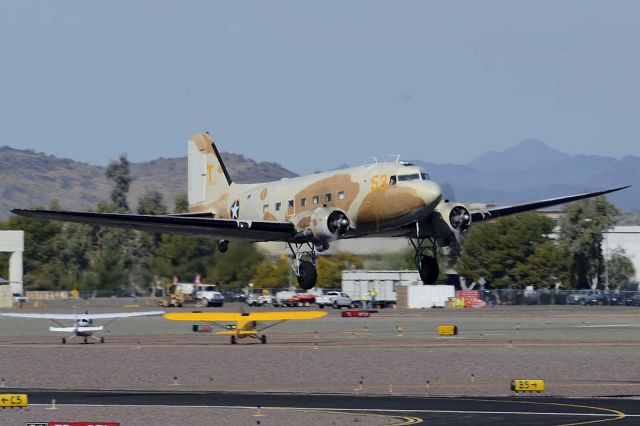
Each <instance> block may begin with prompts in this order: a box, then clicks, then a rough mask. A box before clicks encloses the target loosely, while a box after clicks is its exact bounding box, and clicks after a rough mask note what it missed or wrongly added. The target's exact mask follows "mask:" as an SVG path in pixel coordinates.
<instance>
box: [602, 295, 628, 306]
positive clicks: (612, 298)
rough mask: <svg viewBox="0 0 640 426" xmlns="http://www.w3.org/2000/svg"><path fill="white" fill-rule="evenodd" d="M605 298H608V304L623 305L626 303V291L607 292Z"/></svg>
mask: <svg viewBox="0 0 640 426" xmlns="http://www.w3.org/2000/svg"><path fill="white" fill-rule="evenodd" d="M604 295H605V298H606V300H607V301H606V304H607V305H612V306H615V305H618V306H622V305H624V299H625V297H624V293H605V294H604Z"/></svg>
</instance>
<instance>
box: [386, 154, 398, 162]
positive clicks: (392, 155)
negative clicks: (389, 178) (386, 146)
mask: <svg viewBox="0 0 640 426" xmlns="http://www.w3.org/2000/svg"><path fill="white" fill-rule="evenodd" d="M389 157H395V159H396V160H395V161H394V163H399V162H400V154H389Z"/></svg>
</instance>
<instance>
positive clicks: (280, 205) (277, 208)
mask: <svg viewBox="0 0 640 426" xmlns="http://www.w3.org/2000/svg"><path fill="white" fill-rule="evenodd" d="M280 207H282V203H276V211H280Z"/></svg>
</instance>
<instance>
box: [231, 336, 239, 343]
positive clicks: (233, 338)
mask: <svg viewBox="0 0 640 426" xmlns="http://www.w3.org/2000/svg"><path fill="white" fill-rule="evenodd" d="M231 344H232V345H237V344H238V340H237V339H236V336H231Z"/></svg>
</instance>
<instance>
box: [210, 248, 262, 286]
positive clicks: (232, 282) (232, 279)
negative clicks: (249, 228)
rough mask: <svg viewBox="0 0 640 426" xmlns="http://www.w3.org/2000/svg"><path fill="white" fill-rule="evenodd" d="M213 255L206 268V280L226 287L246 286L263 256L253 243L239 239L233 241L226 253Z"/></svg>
mask: <svg viewBox="0 0 640 426" xmlns="http://www.w3.org/2000/svg"><path fill="white" fill-rule="evenodd" d="M215 257H216V261H215V262H214V263H213V264H212V265H211V266H209V267H208V268H207V273H206V277H207V280H209V281H212V282H214V283H216V284H218V285H219V286H220V287H226V288H238V287H244V286H246V285H247V284H248V283H249V282H251V280H252V279H253V277H254V276H255V274H256V268H257V266H258V265H259V264H260V263H261V262H262V259H263V258H264V256H263V255H262V254H261V253H260V252H259V251H258V249H257V247H256V245H255V244H252V243H243V242H239V241H233V242H232V243H231V244H229V248H228V250H227V252H226V253H218V254H216V256H215Z"/></svg>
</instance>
